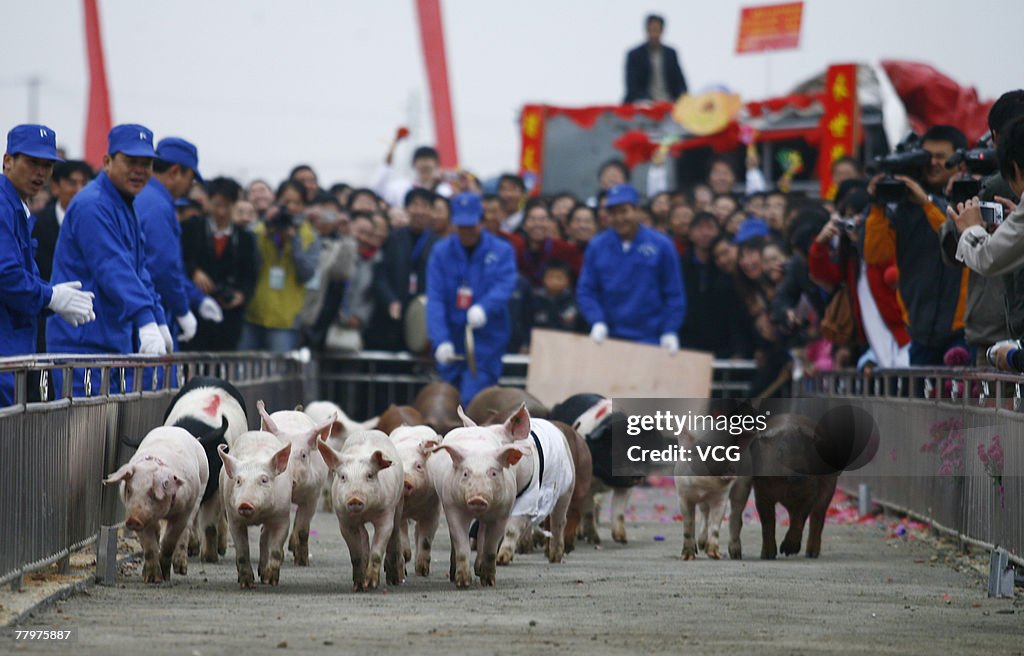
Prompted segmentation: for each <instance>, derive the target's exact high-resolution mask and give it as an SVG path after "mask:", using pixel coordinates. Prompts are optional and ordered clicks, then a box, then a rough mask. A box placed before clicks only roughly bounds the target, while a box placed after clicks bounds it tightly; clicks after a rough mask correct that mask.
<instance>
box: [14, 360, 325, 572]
mask: <svg viewBox="0 0 1024 656" xmlns="http://www.w3.org/2000/svg"><path fill="white" fill-rule="evenodd" d="M76 369H77V370H93V371H97V370H98V375H99V380H91V381H90V382H91V383H92V385H89V386H87V387H91V391H93V392H94V393H92V394H91V395H90V396H87V397H74V398H71V397H70V391H71V385H70V382H69V381H70V375H69V374H70V373H71V372H72V371H73V370H76ZM129 370H130V371H133V372H134V388H133V389H134V391H131V392H128V393H111V392H110V390H111V384H110V383H111V381H112V380H114V381H117V379H119V378H121V377H122V372H126V371H129ZM55 371H59V372H60V373H62V374H63V380H64V381H65V383H64V385H63V386H62V387H63V389H59V390H56V392H57V393H56V395H55V396H56V398H54V399H52V400H45V401H39V402H28V401H27V399H28V396H29V395H28V393H27V385H28V381H29V379H30V378H34V376H31V375H30V374H32V373H33V372H35V373H37V374H38V377H39V381H40V383H39V388H40V398H47V396H48V392H49V387H48V379H51V378H52V375H53V373H54V372H55ZM314 372H315V365H314V364H309V363H303V362H302V361H301V359H300V358H297V357H294V356H274V355H269V354H265V353H231V354H223V353H218V354H196V353H183V354H176V355H173V356H168V357H162V358H152V357H143V356H111V357H106V358H99V357H96V356H43V355H39V356H30V357H21V358H3V359H0V373H13V374H14V377H15V404H14V405H13V406H10V407H7V408H0V584H3V583H8V582H10V583H11V584H12V585H13V586H14V587H20V586H21V583H22V581H23V578H24V576H25V575H26V574H28V573H30V572H32V571H34V570H38V569H40V568H43V567H46V566H49V565H51V564H53V563H55V562H59V563H60V564H61V569H62V571H66V570H67V566H68V559H69V557H70V554H71V553H72V552H74V551H75V550H77V549H81V548H83V547H85V546H87V545H89V544H92V543H93V542H96V541H97V540H98V539H100V535H101V529H103V528H104V527H106V528H107V529H109V528H111V527H114V526H116V525H117V524H118V523H120V522H121V517H120V513H119V501H118V498H117V490H116V488H114V487H104V486H103V485H102V479H103V478H104V477H105V476H106V475H107V474H108V473H110V472H112V471H114V470H115V469H116V468H117V467H118V466H120V464H122V463H124V462H126V461H127V460H128V458H129V457H130V456H131V454H132V453H133V452H134V448H133V447H131V446H129V445H130V444H133V443H137V442H138V440H140V439H141V438H142V437H143V436H144V435H145V434H146V433H147V432H149V431H150V430H151V429H153V428H154V427H156V426H159V425H160V424H161V423H162V420H163V416H164V411H165V410H166V408H167V404H168V402H169V401H170V399H171V397H172V396H173V395H174V394H175V393H176V391H177V389H178V388H179V387H180V386H181V385H182V384H183V383H184V381H185V380H187V379H189V378H191V377H193V376H196V375H214V376H219V377H222V378H225V379H227V380H229V381H230V382H231V383H232V384H234V385H235V386H236V387H238V389H239V391H240V392H241V394H242V396H243V397H244V398H245V401H246V404H247V406H248V409H249V411H250V412H249V421H250V428H255V427H256V422H257V419H258V416H257V415H256V413H255V412H254V410H255V403H256V400H257V399H263V400H265V401H266V403H267V405H268V407H271V408H285V407H294V405H296V404H297V403H301V402H303V401H304V400H307V399H308V398H312V396H313V387H312V380H313V376H314ZM114 389H117V386H116V385H115V386H114ZM307 391H308V394H307ZM108 535H114V532H112V531H109V530H108ZM101 545H102V540H101ZM114 547H115V552H116V542H115V543H114ZM101 550H102V547H101ZM103 566H104V563H102V562H101V559H100V558H98V559H97V568H98V570H99V569H101V568H102V567H103Z"/></svg>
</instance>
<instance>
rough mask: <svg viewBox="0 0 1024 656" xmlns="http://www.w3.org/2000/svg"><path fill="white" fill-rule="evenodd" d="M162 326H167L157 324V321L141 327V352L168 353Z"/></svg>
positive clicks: (150, 353)
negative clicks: (161, 331) (161, 330)
mask: <svg viewBox="0 0 1024 656" xmlns="http://www.w3.org/2000/svg"><path fill="white" fill-rule="evenodd" d="M160 328H164V329H166V328H167V327H166V326H157V325H156V323H155V322H151V323H147V324H146V325H145V326H143V327H142V328H139V353H141V354H143V355H167V346H166V345H165V344H164V338H163V335H161V334H160Z"/></svg>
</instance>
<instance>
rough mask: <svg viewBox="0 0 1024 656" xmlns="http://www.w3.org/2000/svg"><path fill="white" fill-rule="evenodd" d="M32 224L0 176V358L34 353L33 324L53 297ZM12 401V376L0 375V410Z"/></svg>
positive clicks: (6, 180)
mask: <svg viewBox="0 0 1024 656" xmlns="http://www.w3.org/2000/svg"><path fill="white" fill-rule="evenodd" d="M34 224H35V217H29V216H26V214H25V206H24V205H23V204H22V202H21V197H20V196H18V192H17V191H16V190H15V189H14V185H12V184H11V181H10V180H8V179H7V177H6V176H3V175H0V356H9V355H29V354H31V353H35V352H36V328H37V321H38V320H39V315H40V313H42V312H43V310H44V309H46V306H48V305H49V304H50V298H51V297H52V296H53V288H52V287H51V286H50V285H48V284H46V283H45V282H44V281H43V279H42V278H40V277H39V267H38V266H36V259H35V251H36V240H34V239H32V228H33V226H34ZM13 402H14V374H10V373H7V374H0V408H2V407H4V406H8V405H11V404H12V403H13Z"/></svg>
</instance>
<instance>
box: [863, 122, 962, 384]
mask: <svg viewBox="0 0 1024 656" xmlns="http://www.w3.org/2000/svg"><path fill="white" fill-rule="evenodd" d="M966 146H967V138H966V137H965V136H964V134H963V132H961V131H960V130H958V129H957V128H955V127H953V126H950V125H936V126H933V127H931V128H929V129H928V130H927V131H926V132H925V133H924V135H922V137H921V139H920V144H919V145H917V144H910V145H909V147H908V148H906V149H905V150H902V151H898V152H897V153H896V155H893V156H889V157H888V158H883V159H882V160H881V162H880V164H881V165H882V167H883V168H888V169H889V171H890V172H892V173H896V174H895V175H891V176H890V175H888V174H885V175H883V174H880V175H876V176H875V177H874V178H872V179H871V182H870V183H869V184H868V192H869V193H870V194H871V197H872V200H873V206H872V208H871V211H870V212H869V213H868V218H867V220H866V222H865V234H864V260H865V262H867V263H868V264H869V265H873V264H882V263H884V262H887V261H888V260H890V259H891V258H892V257H893V256H895V258H896V265H897V267H898V269H899V271H900V276H899V293H900V297H901V298H902V301H903V306H904V308H905V309H906V317H905V322H906V324H907V330H908V332H909V333H910V338H911V343H910V364H911V365H919V366H921V365H923V366H927V365H942V364H943V357H944V356H945V354H946V351H948V350H949V349H950V348H952V347H954V346H964V333H963V328H964V322H963V317H964V307H965V305H966V296H967V284H966V277H967V272H966V271H957V270H956V269H954V268H952V267H949V266H947V265H945V264H944V263H943V262H942V259H941V257H940V256H939V234H938V233H939V229H940V228H941V227H942V224H943V223H944V222H945V220H946V217H945V213H944V209H945V207H946V199H945V198H944V197H943V195H942V194H943V190H944V189H945V187H946V183H947V182H949V180H950V178H951V177H952V176H953V175H954V172H953V171H951V170H949V169H947V168H946V167H945V163H946V160H948V159H949V158H950V157H951V156H952V155H953V153H954V151H956V149H958V148H965V147H966ZM901 171H902V173H901ZM903 173H915V174H916V175H917V176H918V177H919V178H920V180H918V179H915V178H914V177H911V176H910V175H905V174H903ZM897 199H898V200H897Z"/></svg>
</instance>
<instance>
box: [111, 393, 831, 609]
mask: <svg viewBox="0 0 1024 656" xmlns="http://www.w3.org/2000/svg"><path fill="white" fill-rule="evenodd" d="M257 410H258V412H259V415H260V428H261V429H260V430H257V431H250V430H248V425H249V423H248V416H247V410H246V406H245V401H244V399H243V398H242V396H241V394H240V393H239V392H238V390H237V389H235V388H234V387H233V386H232V385H231V384H230V383H227V382H226V381H223V380H220V379H217V378H208V377H198V378H193V379H192V380H191V381H189V382H188V384H186V385H185V386H184V387H182V389H181V390H180V391H179V393H178V394H177V395H176V396H175V398H174V399H173V400H172V401H171V404H170V406H169V407H168V409H167V412H166V414H165V416H164V420H165V421H164V425H163V426H160V427H158V428H154V429H153V430H152V431H150V432H149V433H148V434H147V435H146V436H145V438H144V439H143V440H142V441H141V443H140V444H139V446H138V449H137V450H136V452H135V453H134V454H133V456H132V457H131V459H130V460H129V462H128V463H126V464H125V465H124V466H122V467H120V468H119V469H118V470H117V471H115V472H114V473H112V474H110V476H109V477H107V478H106V479H105V480H104V483H106V484H108V485H113V484H120V492H121V499H122V501H123V503H124V506H125V509H126V520H125V526H126V527H127V528H128V529H130V530H132V531H135V532H136V534H137V535H138V537H139V541H140V543H141V545H142V550H143V558H144V565H143V579H144V580H145V581H146V582H148V583H159V582H161V581H166V580H169V578H170V574H171V569H172V567H173V569H174V570H175V571H176V572H177V573H179V574H186V572H187V568H188V558H189V557H190V556H196V555H198V556H199V558H200V559H201V560H202V561H203V562H216V561H217V560H218V557H219V556H223V555H225V553H226V551H227V547H228V540H227V537H228V534H230V536H231V539H232V542H233V544H234V549H235V563H236V566H237V569H238V583H239V585H240V586H241V587H242V588H251V587H253V586H254V585H255V581H256V576H257V575H258V577H259V580H260V582H261V583H265V584H269V585H277V584H278V582H279V580H280V572H281V565H282V562H283V561H284V558H285V543H286V542H287V545H288V550H289V551H290V552H292V554H293V557H294V562H295V564H296V565H298V566H308V565H309V536H310V533H309V529H310V522H311V520H312V518H313V516H314V514H315V512H316V509H317V507H318V505H319V504H320V503H321V499H323V501H322V503H323V504H324V506H325V508H326V509H328V510H333V511H334V512H335V514H336V515H337V517H338V525H339V527H340V530H341V535H342V537H343V538H344V540H345V543H346V544H347V545H348V550H349V554H350V556H351V562H352V586H353V590H355V591H367V590H372V589H375V588H377V587H378V586H379V585H380V584H381V569H382V568H383V570H384V575H385V579H386V581H387V584H388V585H398V584H400V583H401V582H402V581H403V580H404V579H405V577H406V575H407V572H406V563H408V562H409V561H410V560H412V556H413V545H415V563H414V572H415V574H416V575H417V576H424V577H426V576H429V574H430V550H431V545H432V543H433V541H434V536H435V533H436V531H437V528H438V525H439V523H440V518H441V514H442V513H443V514H444V517H445V520H446V523H447V526H448V531H449V535H450V538H451V558H450V565H449V580H450V581H451V582H452V583H454V584H455V586H456V587H457V588H467V587H470V586H471V585H472V583H473V577H474V576H476V577H477V578H479V580H480V584H481V585H482V586H493V585H495V576H496V566H497V565H508V564H509V563H511V562H512V560H513V557H514V554H515V553H526V552H529V551H532V550H533V548H534V547H535V546H540V545H544V546H545V552H546V555H547V558H548V560H549V561H550V562H552V563H558V562H561V560H562V558H563V555H564V554H565V553H567V552H571V551H572V550H573V548H574V546H575V543H576V539H577V535H579V536H580V537H581V538H583V539H586V540H587V541H589V542H590V543H593V544H597V543H599V542H600V537H599V535H598V532H597V525H596V518H597V516H598V514H599V511H600V505H599V504H600V499H601V497H602V495H603V494H604V493H606V492H609V491H610V492H611V496H612V513H611V515H612V538H613V539H614V540H615V541H616V542H620V543H625V542H626V541H627V538H626V528H625V517H624V516H625V510H626V506H627V504H628V499H629V494H630V490H631V489H632V487H634V486H635V485H637V484H638V483H640V482H641V481H642V480H643V478H642V477H639V476H631V477H623V476H614V475H613V473H612V463H611V436H612V432H613V430H614V429H615V426H616V424H617V422H625V420H626V418H625V416H624V415H622V413H619V412H617V411H614V410H613V408H612V402H611V400H609V399H606V398H603V397H601V396H598V395H595V394H577V395H575V396H573V397H570V398H569V399H567V400H565V401H564V402H563V403H560V404H558V405H556V406H555V407H554V408H551V409H550V410H549V409H548V408H546V407H544V406H543V405H542V404H541V403H540V402H539V401H538V400H537V399H535V398H533V397H532V396H530V395H529V394H527V393H526V392H524V391H522V390H517V389H511V388H500V387H492V388H489V389H487V390H484V391H483V392H481V393H480V394H479V395H477V397H475V398H474V399H473V401H472V403H470V404H469V406H468V407H467V408H466V409H465V411H464V410H463V408H462V407H461V405H460V401H459V395H458V391H457V390H456V389H455V388H454V387H452V386H450V385H447V384H445V383H431V384H429V385H427V386H426V387H425V388H424V389H423V390H421V392H420V393H419V395H418V396H417V398H416V401H415V405H414V406H397V407H396V406H392V407H390V408H389V409H388V410H387V411H386V412H385V413H384V414H382V415H381V416H380V417H376V418H374V419H371V420H367V421H364V422H362V423H360V422H357V421H354V420H352V419H350V418H349V417H347V416H346V415H345V413H344V412H343V411H342V410H341V409H340V408H339V407H338V406H337V405H335V404H334V403H332V402H329V401H316V402H313V403H310V404H309V405H307V406H306V407H305V408H302V407H301V406H300V407H299V408H296V409H282V410H277V411H275V412H272V413H270V412H268V410H267V408H265V407H264V404H263V402H262V401H260V402H258V403H257ZM799 430H801V429H800V426H799V425H798V424H785V423H783V424H782V425H781V426H776V427H774V428H772V429H770V430H769V431H764V432H763V433H762V434H761V435H759V436H758V439H759V440H785V439H789V438H790V437H792V434H794V432H799ZM836 478H837V477H836V476H812V477H737V476H734V475H709V476H678V477H676V487H677V490H678V493H679V499H680V508H681V514H682V516H683V527H684V535H683V538H684V541H683V549H682V557H683V559H686V560H690V559H693V558H695V557H696V556H697V553H698V550H702V551H704V552H705V553H706V554H707V556H708V557H710V558H715V559H717V558H719V557H720V552H719V544H718V534H719V526H720V524H721V522H722V520H723V517H724V515H725V511H726V509H727V507H728V506H731V510H730V521H729V529H730V542H729V548H728V550H729V556H730V558H733V559H738V558H740V557H741V547H740V529H741V528H742V520H743V509H744V507H745V506H746V503H747V498H748V497H749V495H750V491H751V488H753V490H754V494H755V505H756V508H757V511H758V514H759V515H760V517H761V520H762V550H761V557H762V558H775V556H776V554H777V552H778V551H779V550H781V552H782V553H783V554H785V555H792V554H796V553H799V552H800V548H801V541H802V536H803V528H804V524H805V522H807V521H808V519H809V523H810V531H809V536H808V540H807V547H806V555H807V556H809V557H817V556H818V554H819V553H820V550H821V532H822V527H823V525H824V520H825V514H826V510H827V508H828V504H829V501H830V500H831V498H832V494H833V493H834V490H835V485H836ZM776 503H782V504H783V505H784V506H785V507H786V509H787V510H788V511H789V514H790V518H791V523H790V527H789V530H788V532H787V534H786V536H785V538H784V540H783V542H782V545H781V547H780V548H778V549H777V547H776V539H775V505H776ZM698 510H699V511H700V514H701V517H702V522H701V528H700V532H699V534H698V532H697V522H696V516H697V511H698ZM293 515H294V519H293V517H292V516H293ZM409 522H414V523H415V532H414V533H413V538H414V539H412V540H410V533H409ZM250 526H259V527H260V532H259V534H260V538H259V561H258V565H257V571H256V575H254V573H253V568H252V562H251V559H250V545H249V533H248V528H249V527H250ZM369 527H372V536H371V534H370V530H368V529H369ZM289 535H290V537H289ZM474 549H475V551H476V558H475V561H474V562H473V568H472V569H471V568H470V557H471V553H472V551H473V550H474Z"/></svg>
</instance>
